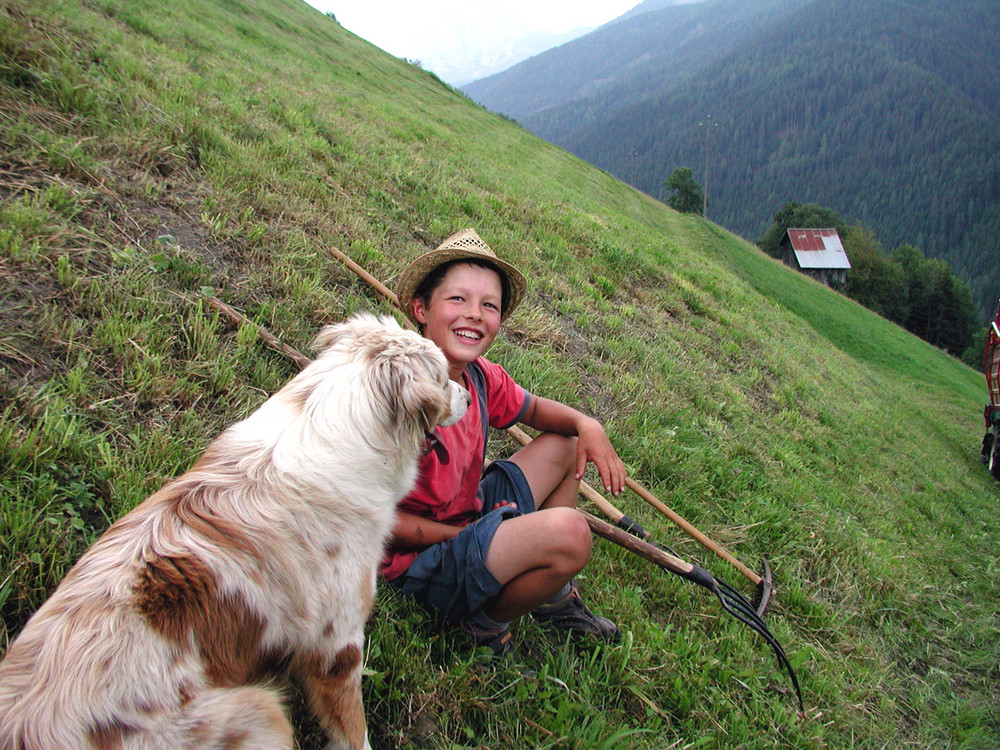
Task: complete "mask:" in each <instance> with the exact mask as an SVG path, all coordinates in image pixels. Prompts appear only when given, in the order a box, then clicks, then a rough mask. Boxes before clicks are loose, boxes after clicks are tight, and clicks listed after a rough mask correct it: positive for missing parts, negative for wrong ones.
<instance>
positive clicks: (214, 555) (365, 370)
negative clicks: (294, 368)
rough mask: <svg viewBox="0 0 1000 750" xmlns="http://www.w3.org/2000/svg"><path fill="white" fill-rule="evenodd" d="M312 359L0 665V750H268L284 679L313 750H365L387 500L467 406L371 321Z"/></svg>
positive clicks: (43, 611)
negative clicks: (312, 732) (368, 643)
mask: <svg viewBox="0 0 1000 750" xmlns="http://www.w3.org/2000/svg"><path fill="white" fill-rule="evenodd" d="M316 346H317V348H319V349H321V352H320V354H319V356H318V357H317V359H316V360H315V361H314V362H312V364H310V365H309V366H308V367H306V368H305V369H304V370H303V371H302V372H301V373H299V374H298V375H297V376H296V377H295V378H294V379H293V380H291V381H290V382H289V383H288V384H287V385H286V386H285V387H284V388H282V389H281V390H280V391H279V392H278V393H277V394H275V395H274V396H273V397H271V398H270V399H269V400H268V401H267V402H266V403H265V404H264V405H263V406H262V407H261V408H260V409H259V410H258V411H257V412H255V413H254V414H252V415H251V416H250V417H249V418H247V419H246V420H244V421H242V422H239V423H237V424H235V425H233V426H231V427H230V428H229V429H227V430H226V431H225V432H223V433H222V434H221V435H220V436H219V437H218V438H217V439H216V440H215V441H214V442H213V443H212V444H211V445H210V446H209V447H208V449H207V450H206V451H205V454H204V455H203V456H202V457H201V459H200V460H199V461H198V462H197V463H196V464H195V466H194V467H193V468H192V469H191V470H190V471H188V472H187V473H186V474H184V475H183V476H181V477H179V478H177V479H175V480H173V481H171V482H169V483H168V484H166V485H165V486H164V487H163V488H162V489H161V490H160V491H159V492H157V493H156V494H154V495H152V496H151V497H150V498H148V499H147V500H146V501H145V502H143V503H142V504H141V505H139V506H138V507H137V508H136V509H135V510H133V511H132V512H131V513H129V514H128V515H126V516H125V517H124V518H122V519H121V520H119V521H118V522H117V523H115V524H114V525H113V526H112V527H111V528H110V529H108V531H107V532H106V533H105V534H104V535H103V536H102V537H101V538H100V539H99V540H98V541H97V543H96V544H94V546H93V547H92V548H91V549H90V550H89V551H88V552H87V553H86V554H85V555H84V556H83V557H82V558H81V559H80V561H79V562H78V563H77V564H76V566H75V567H74V568H73V569H72V570H71V571H70V572H69V574H68V575H67V576H66V579H65V580H64V581H63V582H62V584H61V585H60V586H59V587H58V588H57V589H56V591H55V592H54V593H53V594H52V596H51V597H50V598H49V600H48V601H47V602H45V604H44V605H43V606H42V607H41V608H40V609H39V610H38V612H37V613H36V614H35V615H34V617H32V619H31V620H30V621H29V622H28V624H27V625H26V626H25V628H24V630H23V632H22V633H21V634H20V636H19V637H18V638H17V639H16V640H15V641H14V643H13V644H12V645H11V647H10V650H9V651H8V653H7V656H6V659H5V661H4V662H3V663H2V664H0V748H3V750H76V749H77V748H81V749H82V748H92V749H95V750H111V749H115V750H119V749H120V750H128V749H132V748H143V749H144V750H145V749H152V748H157V749H162V750H181V749H182V748H190V749H191V750H212V749H213V748H218V749H219V750H222V749H223V748H225V749H226V750H235V749H237V748H239V749H241V750H250V749H252V748H260V749H261V750H265V749H266V750H275V749H277V748H289V749H290V748H291V747H292V729H291V725H290V724H289V721H288V719H287V718H286V716H285V712H284V709H283V707H282V702H281V695H280V693H279V691H278V690H277V689H276V688H275V687H273V686H272V684H271V681H272V680H274V679H276V678H278V677H284V676H285V675H289V674H290V675H293V676H295V677H296V678H298V679H299V680H300V681H301V683H302V685H303V687H304V689H305V692H306V695H307V697H308V700H309V704H310V707H311V709H312V710H313V712H314V713H315V715H316V717H317V719H318V721H319V723H320V724H321V725H322V726H323V728H324V729H325V731H326V732H327V733H328V734H329V736H330V740H331V745H330V746H331V747H336V748H361V747H367V745H368V742H367V735H366V731H365V718H364V712H363V707H362V702H361V651H362V646H363V643H364V632H363V631H364V625H365V621H366V620H367V618H368V614H369V612H370V610H371V606H372V600H373V598H374V595H375V575H376V569H377V566H378V563H379V560H380V558H381V556H382V553H383V544H384V542H385V540H386V538H387V536H388V534H389V533H390V531H391V528H392V524H393V521H394V517H395V516H394V513H395V506H396V503H397V502H398V501H399V500H400V499H401V498H402V497H403V496H404V495H406V494H407V493H408V492H409V491H410V490H411V489H412V487H413V484H414V482H415V480H416V476H417V464H418V460H419V458H420V456H421V455H422V453H423V452H425V451H426V450H428V449H429V446H430V445H431V442H432V441H431V440H430V438H429V435H430V434H431V432H432V431H433V429H434V428H435V426H437V425H443V424H451V423H454V422H455V421H457V420H458V419H459V418H460V417H461V416H462V414H464V412H465V409H466V407H467V406H468V403H469V395H468V393H467V392H466V391H465V390H464V389H463V388H461V387H460V386H459V385H457V384H455V383H453V382H451V381H449V380H448V374H447V366H446V362H445V358H444V355H443V354H442V353H441V351H440V350H439V349H438V348H437V347H436V346H435V345H434V344H433V343H431V342H430V341H428V340H426V339H424V338H422V337H420V336H419V335H418V334H416V333H413V332H411V331H405V330H403V329H401V328H400V327H399V325H398V324H396V322H395V321H393V320H392V319H391V318H383V319H381V320H379V319H376V318H374V317H372V316H358V317H356V318H353V319H352V320H350V321H348V322H346V323H344V324H341V325H337V326H328V327H326V328H324V329H323V331H322V332H321V333H320V334H319V336H318V338H317V339H316Z"/></svg>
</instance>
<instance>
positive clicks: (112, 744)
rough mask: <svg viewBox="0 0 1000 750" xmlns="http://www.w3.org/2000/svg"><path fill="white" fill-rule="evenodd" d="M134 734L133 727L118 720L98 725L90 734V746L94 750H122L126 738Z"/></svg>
mask: <svg viewBox="0 0 1000 750" xmlns="http://www.w3.org/2000/svg"><path fill="white" fill-rule="evenodd" d="M133 732H135V729H134V728H133V727H130V726H128V725H127V724H125V723H124V722H122V721H118V720H115V721H112V722H109V723H102V724H98V725H97V726H96V727H94V728H93V729H91V730H90V732H89V740H90V746H91V747H92V748H93V749H94V750H121V749H122V748H123V747H124V746H125V738H126V737H127V736H128V735H130V734H132V733H133Z"/></svg>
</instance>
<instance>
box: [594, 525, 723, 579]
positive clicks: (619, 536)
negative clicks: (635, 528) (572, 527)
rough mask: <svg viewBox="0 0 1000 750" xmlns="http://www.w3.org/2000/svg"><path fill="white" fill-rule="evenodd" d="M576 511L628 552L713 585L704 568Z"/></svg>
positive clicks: (596, 532)
mask: <svg viewBox="0 0 1000 750" xmlns="http://www.w3.org/2000/svg"><path fill="white" fill-rule="evenodd" d="M578 512H579V513H582V514H583V517H584V518H586V519H587V524H588V525H589V526H590V530H591V531H593V532H594V533H595V534H597V535H598V536H600V537H603V538H604V539H607V540H608V541H609V542H613V543H614V544H617V545H618V546H619V547H624V548H625V549H627V550H628V551H629V552H632V553H634V554H636V555H638V556H639V557H641V558H643V559H645V560H648V561H649V562H651V563H653V564H655V565H659V566H660V567H661V568H664V569H666V570H669V571H670V572H671V573H675V574H677V575H679V576H680V577H681V578H684V579H686V580H688V581H691V582H692V583H696V584H698V585H699V586H704V587H705V588H708V589H711V588H713V586H714V585H715V578H714V577H713V576H712V574H711V573H709V572H708V571H707V570H705V569H704V568H700V567H698V566H697V565H692V564H691V563H689V562H686V561H684V560H681V559H680V558H679V557H675V556H674V555H671V554H670V553H669V552H666V551H665V550H662V549H660V548H659V547H657V546H655V545H652V544H650V543H649V542H644V541H643V540H641V539H639V538H638V537H637V536H635V535H633V534H630V533H628V532H627V531H622V530H621V529H619V528H618V527H617V526H613V525H612V524H610V523H608V522H607V521H604V520H602V519H600V518H598V517H597V516H592V515H591V514H590V513H587V512H586V511H583V510H579V509H578Z"/></svg>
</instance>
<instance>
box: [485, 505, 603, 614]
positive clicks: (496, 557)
mask: <svg viewBox="0 0 1000 750" xmlns="http://www.w3.org/2000/svg"><path fill="white" fill-rule="evenodd" d="M591 545H592V539H591V536H590V527H589V526H588V525H587V522H586V520H585V519H584V518H583V517H582V516H581V515H580V514H578V513H576V512H574V511H572V510H570V509H568V508H563V507H556V508H549V509H546V510H540V511H537V512H535V513H529V514H528V515H525V516H518V517H517V518H511V519H508V520H506V521H504V522H503V523H502V524H500V525H499V526H498V527H497V531H496V533H495V534H494V536H493V541H492V542H491V543H490V548H489V551H488V552H487V553H486V567H487V568H488V569H489V571H490V572H491V573H492V574H493V576H494V578H496V579H497V580H498V581H499V582H500V583H501V584H502V585H503V589H501V591H500V593H499V594H498V595H497V597H496V598H495V599H493V600H492V601H491V602H489V603H488V604H487V605H486V606H484V607H483V612H485V613H486V614H487V615H488V616H489V617H490V618H492V619H494V620H496V621H497V622H510V621H511V620H513V619H514V618H516V617H519V616H520V615H523V614H525V613H526V612H530V611H532V610H534V609H536V608H537V607H539V606H541V605H542V604H544V603H545V602H547V601H548V600H549V599H550V598H551V597H552V596H553V595H554V594H556V593H557V592H558V591H559V590H560V589H561V588H562V587H563V586H564V585H565V584H566V583H568V582H569V581H570V579H572V578H573V576H575V575H576V574H577V573H579V572H580V570H582V569H583V566H584V565H586V564H587V560H589V559H590V550H591Z"/></svg>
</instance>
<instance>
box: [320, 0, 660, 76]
mask: <svg viewBox="0 0 1000 750" xmlns="http://www.w3.org/2000/svg"><path fill="white" fill-rule="evenodd" d="M306 1H307V2H308V3H309V4H310V5H312V6H313V7H314V8H316V9H318V10H320V11H322V12H324V13H327V12H332V13H333V14H334V15H335V16H336V18H337V21H338V22H339V23H340V24H341V26H343V27H344V28H346V29H347V30H349V31H351V32H353V33H355V34H357V35H358V36H360V37H361V38H362V39H366V40H368V41H369V42H371V43H372V44H374V45H376V46H377V47H381V48H382V49H383V50H385V51H386V52H388V53H390V54H391V55H394V56H396V57H403V58H407V59H413V60H421V61H423V62H424V63H430V65H426V64H425V67H429V68H430V69H433V63H434V61H436V60H444V59H446V58H450V57H453V56H454V55H455V54H457V53H458V52H459V49H458V48H462V49H463V50H464V54H465V55H469V54H470V53H471V52H472V50H473V49H476V48H479V49H481V51H482V55H481V56H482V57H488V56H489V55H490V54H491V52H492V51H493V50H499V49H500V48H502V47H503V46H504V45H508V44H509V42H510V39H511V38H512V37H513V36H515V35H523V34H526V33H528V32H538V31H551V32H553V33H557V34H561V33H564V32H567V31H571V30H573V29H578V28H581V27H591V26H600V25H601V24H603V23H606V22H607V21H610V20H612V19H614V18H617V17H618V16H620V15H621V14H622V13H624V12H625V11H627V10H629V9H630V8H633V7H635V6H636V5H638V4H639V2H641V0H493V2H483V3H480V2H474V1H471V2H470V1H469V0H466V2H456V1H455V0H424V1H423V2H414V1H413V0H306Z"/></svg>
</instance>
